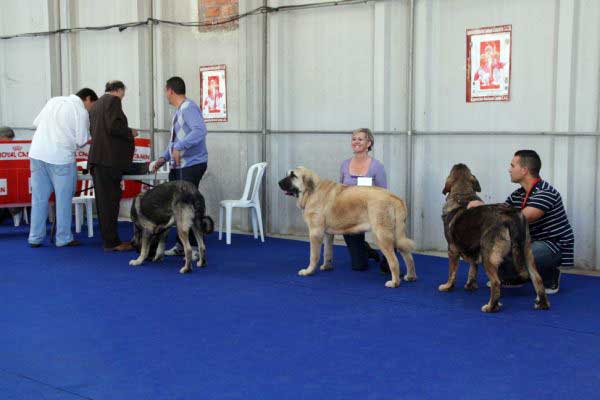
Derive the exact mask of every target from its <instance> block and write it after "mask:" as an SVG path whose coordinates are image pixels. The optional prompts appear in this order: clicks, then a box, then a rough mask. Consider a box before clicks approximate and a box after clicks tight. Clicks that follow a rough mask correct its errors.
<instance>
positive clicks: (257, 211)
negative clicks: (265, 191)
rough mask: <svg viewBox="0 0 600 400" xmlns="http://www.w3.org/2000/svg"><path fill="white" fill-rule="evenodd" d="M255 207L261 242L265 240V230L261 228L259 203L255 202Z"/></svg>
mask: <svg viewBox="0 0 600 400" xmlns="http://www.w3.org/2000/svg"><path fill="white" fill-rule="evenodd" d="M254 207H255V209H256V219H257V220H258V221H257V222H258V230H259V231H260V240H261V242H264V241H265V232H264V230H263V223H262V212H261V210H260V204H258V203H257V204H256V205H255V206H254Z"/></svg>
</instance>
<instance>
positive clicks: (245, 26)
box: [0, 0, 600, 268]
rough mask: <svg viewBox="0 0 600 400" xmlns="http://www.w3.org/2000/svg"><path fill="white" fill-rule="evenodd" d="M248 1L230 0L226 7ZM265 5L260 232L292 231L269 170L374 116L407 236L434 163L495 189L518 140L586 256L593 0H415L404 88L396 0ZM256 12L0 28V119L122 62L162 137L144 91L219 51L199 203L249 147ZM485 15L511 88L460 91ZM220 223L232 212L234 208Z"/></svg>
mask: <svg viewBox="0 0 600 400" xmlns="http://www.w3.org/2000/svg"><path fill="white" fill-rule="evenodd" d="M304 2H305V1H302V0H297V1H269V2H268V5H269V6H271V7H278V6H282V5H291V4H302V3H304ZM311 2H313V1H311ZM197 3H198V1H197V0H186V1H183V0H154V1H151V0H137V1H134V0H127V1H123V0H104V1H102V2H98V1H91V0H79V1H73V0H61V1H58V0H28V1H3V2H2V3H1V5H0V35H10V34H16V33H22V32H36V31H45V30H49V29H54V28H56V27H58V26H59V24H60V26H61V27H81V26H97V25H104V24H114V23H124V22H132V21H142V20H145V19H146V18H148V17H150V16H153V17H154V18H158V19H165V20H177V21H195V20H198V5H197ZM261 5H263V1H260V0H243V1H240V12H244V11H247V10H251V9H254V8H256V7H259V6H261ZM267 18H268V24H267V33H268V47H267V49H268V52H267V55H268V58H267V60H268V63H267V70H268V74H267V84H268V90H267V92H266V94H267V101H268V103H267V113H268V125H267V127H268V131H267V133H268V135H266V137H264V139H265V140H266V158H267V160H268V161H269V163H270V166H269V170H268V175H267V180H266V182H267V185H268V186H267V199H266V202H267V215H266V218H267V221H268V227H269V231H270V232H273V233H282V234H287V233H294V234H298V233H304V232H306V229H305V227H304V225H303V223H302V220H301V218H300V214H299V211H298V210H296V209H295V205H294V202H293V201H292V200H291V199H289V198H286V197H284V196H283V195H282V194H281V193H280V192H279V190H278V188H277V186H276V182H277V180H279V179H280V178H281V177H282V176H283V175H284V174H285V171H286V170H287V169H289V168H290V167H291V166H294V165H298V164H302V165H305V166H308V167H311V168H313V169H315V170H317V171H318V172H319V173H320V174H321V175H323V176H325V177H328V178H332V179H337V176H338V169H339V164H340V162H341V160H342V159H344V158H347V157H349V156H351V153H350V149H349V134H348V133H347V132H349V131H350V130H352V129H354V128H357V127H361V126H367V127H371V128H372V129H374V130H375V132H376V144H375V156H376V157H377V158H379V159H381V160H382V161H383V162H384V164H385V166H386V169H387V173H388V176H389V181H390V189H391V190H392V191H393V192H395V193H397V194H399V195H400V196H403V197H408V200H409V203H410V206H411V211H412V213H411V218H412V230H413V235H414V238H415V239H416V241H417V243H418V245H419V247H420V248H421V249H438V250H442V249H444V248H445V241H444V238H443V234H442V226H441V220H440V213H441V206H442V202H443V198H442V196H441V187H442V185H443V181H444V178H445V176H446V174H447V172H448V170H449V169H450V167H451V165H452V164H454V163H456V162H465V163H467V164H468V165H469V166H470V167H471V168H472V169H473V170H474V172H475V173H476V175H477V176H478V178H479V180H480V182H481V184H482V188H483V193H482V194H483V196H484V198H485V199H486V200H487V201H502V200H504V198H505V196H506V195H507V194H508V193H510V192H511V191H512V190H514V188H515V187H514V185H513V184H511V183H510V181H509V179H508V175H507V172H506V171H507V165H508V162H509V160H510V158H511V156H512V153H513V152H514V151H515V150H517V149H519V148H534V149H536V150H537V151H538V152H539V153H540V155H541V157H542V161H543V168H542V176H543V177H544V178H545V179H547V180H548V181H550V182H551V183H553V184H554V185H555V186H556V187H557V188H558V189H559V190H560V191H561V193H562V195H563V199H564V201H565V204H566V206H567V209H568V213H569V217H570V219H571V221H572V223H573V225H574V227H575V230H576V235H577V244H576V259H577V264H578V266H581V267H584V268H596V266H599V265H600V262H599V260H600V246H598V245H597V244H596V243H597V238H600V221H599V215H600V214H598V213H597V212H596V210H597V209H598V208H599V206H600V204H599V203H600V177H599V176H598V174H597V172H596V171H597V170H598V167H599V164H600V158H599V155H600V141H599V139H598V134H599V127H598V124H599V122H598V121H599V114H600V100H599V94H598V93H599V90H600V40H599V39H598V38H599V37H600V32H599V29H600V28H599V27H598V24H597V21H598V20H600V2H597V1H594V0H570V1H564V0H563V1H558V0H557V1H548V0H505V1H500V2H481V1H477V0H451V1H438V0H415V1H414V31H413V34H414V35H413V36H414V38H413V40H412V44H413V50H414V56H413V57H412V63H413V66H412V74H413V79H412V86H413V89H412V91H411V90H410V87H411V85H410V81H409V72H410V71H409V70H411V57H410V51H409V50H410V49H411V30H410V27H411V2H410V1H409V0H396V1H394V0H389V1H381V2H368V3H366V4H365V3H360V4H356V5H348V6H337V7H322V8H313V9H306V10H301V11H293V12H281V13H272V14H269V15H268V17H267ZM263 22H264V16H251V17H248V18H246V19H243V20H241V21H240V25H239V28H238V29H237V30H232V31H226V32H199V31H198V29H197V28H182V27H173V26H169V25H164V24H159V25H156V26H153V27H149V26H142V27H137V28H129V29H126V30H124V31H123V32H119V31H118V30H116V29H112V30H108V31H94V32H80V33H71V34H64V35H61V36H60V37H58V36H53V37H51V38H48V37H39V38H19V39H11V40H0V124H5V125H9V126H17V127H22V128H27V127H29V126H30V125H31V121H32V120H33V118H34V117H35V115H36V113H37V112H38V111H39V109H40V108H41V107H42V105H43V104H44V102H45V101H46V100H47V99H48V98H49V97H50V96H52V95H58V94H64V93H70V92H73V91H75V90H77V89H78V88H79V87H81V86H90V87H92V88H94V89H95V90H97V91H98V92H100V91H101V90H102V87H103V84H104V82H106V81H107V80H109V79H122V80H123V81H125V83H126V84H127V85H128V87H129V91H128V94H127V96H126V98H125V101H124V106H125V111H126V113H127V115H128V117H129V119H130V122H131V125H132V126H138V127H141V128H143V129H148V130H150V129H151V128H155V129H156V130H157V133H156V134H155V138H156V143H157V148H162V147H163V146H164V143H165V139H166V135H165V133H164V132H161V129H168V128H169V124H170V114H171V112H172V110H171V109H170V107H169V106H168V104H167V103H166V101H165V100H164V98H163V95H162V90H163V89H162V88H163V85H164V81H165V80H166V79H167V78H168V77H170V76H172V75H179V76H182V77H183V78H184V79H185V80H186V82H187V84H188V88H189V89H188V91H189V95H190V97H192V98H193V99H195V100H196V101H198V100H199V73H198V69H199V66H200V65H212V64H227V68H228V69H227V76H228V97H229V111H230V118H229V121H228V122H227V123H216V124H211V125H210V126H209V129H210V131H211V132H210V136H209V139H208V146H209V152H210V163H209V172H208V173H207V176H206V177H205V179H204V180H203V182H202V184H201V190H202V191H203V193H204V194H205V195H206V197H207V202H208V204H209V210H210V213H211V214H212V215H213V216H216V215H217V211H218V208H217V205H218V201H219V200H221V199H223V198H235V197H237V196H239V195H240V191H241V187H242V184H243V182H244V179H245V173H246V169H247V167H248V166H249V165H251V164H252V163H254V162H256V161H259V160H260V159H261V157H262V140H263V135H262V128H263V127H262V109H263V107H262V101H263V90H262V85H263V79H262V77H263V54H264V53H263V52H264V50H265V49H264V46H263V28H264V24H263ZM502 24H512V26H513V57H512V61H513V65H512V87H511V100H510V101H509V102H502V103H500V102H498V103H480V104H467V103H466V102H465V87H464V85H465V84H464V75H465V30H466V29H467V28H476V27H480V26H492V25H502ZM150 43H154V46H153V48H152V49H151V46H150ZM152 53H153V56H152ZM152 70H154V77H152V76H151V73H152ZM152 91H154V93H155V96H154V105H153V104H152V103H153V102H152V101H151V93H152ZM410 92H412V93H410ZM411 97H412V99H413V102H412V103H411V102H410V101H409V100H410V99H411ZM152 108H154V110H155V113H156V115H155V119H154V124H152V117H151V115H152ZM18 133H19V135H22V136H27V135H30V134H31V132H30V131H28V130H26V129H21V130H18ZM236 222H237V225H238V226H240V227H241V228H242V229H245V228H247V218H245V217H244V218H239V217H238V219H237V221H236Z"/></svg>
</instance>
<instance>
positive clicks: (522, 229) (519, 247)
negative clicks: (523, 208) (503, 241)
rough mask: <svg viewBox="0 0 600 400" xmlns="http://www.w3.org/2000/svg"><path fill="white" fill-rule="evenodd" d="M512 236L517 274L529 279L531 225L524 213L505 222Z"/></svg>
mask: <svg viewBox="0 0 600 400" xmlns="http://www.w3.org/2000/svg"><path fill="white" fill-rule="evenodd" d="M505 226H506V227H507V228H508V234H509V236H510V245H511V249H512V255H513V260H514V264H515V266H516V267H517V272H518V273H519V275H520V276H521V277H522V278H525V279H526V278H528V275H527V271H529V270H530V268H531V266H530V265H529V264H530V263H531V259H532V258H533V256H532V254H529V253H531V239H530V237H529V225H528V224H527V219H525V216H524V215H523V214H522V213H518V214H517V215H515V216H514V217H513V218H511V219H510V220H507V221H506V222H505Z"/></svg>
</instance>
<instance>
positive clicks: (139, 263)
mask: <svg viewBox="0 0 600 400" xmlns="http://www.w3.org/2000/svg"><path fill="white" fill-rule="evenodd" d="M142 263H143V261H142V260H139V259H137V258H136V259H135V260H131V261H129V265H132V266H134V267H136V266H138V265H141V264H142Z"/></svg>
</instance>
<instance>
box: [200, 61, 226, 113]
mask: <svg viewBox="0 0 600 400" xmlns="http://www.w3.org/2000/svg"><path fill="white" fill-rule="evenodd" d="M226 77H227V74H226V66H225V65H210V66H206V67H200V107H201V108H202V116H203V117H204V121H205V122H227V82H226Z"/></svg>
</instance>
